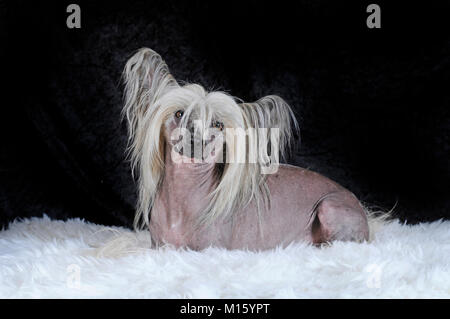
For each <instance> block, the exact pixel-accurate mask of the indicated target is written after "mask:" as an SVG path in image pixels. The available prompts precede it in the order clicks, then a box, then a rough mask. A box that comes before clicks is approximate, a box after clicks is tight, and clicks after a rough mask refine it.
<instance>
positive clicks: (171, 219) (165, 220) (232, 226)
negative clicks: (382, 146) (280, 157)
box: [150, 120, 369, 250]
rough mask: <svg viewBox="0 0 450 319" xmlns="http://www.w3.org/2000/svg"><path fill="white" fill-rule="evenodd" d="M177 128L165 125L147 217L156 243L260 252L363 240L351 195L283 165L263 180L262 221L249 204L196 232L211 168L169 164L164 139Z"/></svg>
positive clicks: (365, 234) (363, 223)
mask: <svg viewBox="0 0 450 319" xmlns="http://www.w3.org/2000/svg"><path fill="white" fill-rule="evenodd" d="M176 124H177V123H176V121H175V120H174V121H169V123H166V126H165V130H166V132H165V133H164V134H165V136H166V145H165V172H164V179H163V182H162V187H161V190H160V192H159V194H158V196H157V198H156V201H155V204H154V207H153V209H152V215H151V219H150V232H151V235H152V238H153V240H154V241H155V242H156V244H158V245H161V244H164V243H168V244H172V245H174V246H176V247H189V248H191V249H196V250H201V249H204V248H206V247H208V246H216V247H223V248H227V249H250V250H263V249H270V248H274V247H277V246H286V245H288V244H289V243H291V242H296V241H303V242H308V243H313V244H320V243H326V242H331V241H334V240H343V241H348V240H352V241H363V240H368V238H369V229H368V223H367V216H366V213H365V211H364V209H363V208H362V206H361V205H360V203H359V201H358V200H357V198H356V197H355V196H354V195H353V194H352V193H351V192H349V191H348V190H346V189H344V188H343V187H342V186H340V185H338V184H337V183H335V182H333V181H331V180H329V179H328V178H326V177H324V176H321V175H320V174H318V173H315V172H312V171H309V170H307V169H304V168H300V167H295V166H291V165H283V164H280V166H279V168H278V171H277V172H276V173H274V174H270V175H268V177H267V185H268V188H269V190H270V194H271V205H270V209H268V210H264V211H263V213H262V220H261V223H259V222H258V215H257V209H256V205H255V203H254V202H251V203H250V204H249V205H248V206H247V207H245V208H244V209H243V210H242V211H238V212H236V214H235V216H234V218H233V219H230V220H226V221H223V220H217V221H216V222H214V223H213V225H211V226H209V227H203V228H201V229H196V228H195V227H194V224H195V220H196V217H197V216H198V214H199V212H201V211H202V209H203V208H205V206H206V205H207V198H208V194H209V193H210V192H211V190H212V189H213V188H214V165H215V164H214V163H175V162H174V161H172V152H171V149H172V147H173V143H172V142H171V139H170V138H169V136H170V131H171V130H173V129H174V127H176ZM200 180H204V181H205V183H202V184H201V183H200V182H199V181H200ZM259 225H260V226H261V229H260V228H259V227H260V226H259Z"/></svg>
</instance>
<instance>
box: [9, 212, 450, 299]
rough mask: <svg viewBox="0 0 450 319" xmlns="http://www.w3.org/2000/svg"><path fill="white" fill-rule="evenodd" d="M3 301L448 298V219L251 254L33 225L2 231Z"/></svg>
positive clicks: (125, 233) (44, 222)
mask: <svg viewBox="0 0 450 319" xmlns="http://www.w3.org/2000/svg"><path fill="white" fill-rule="evenodd" d="M0 297H3V298H449V297H450V221H445V222H442V221H437V222H434V223H429V224H420V225H415V226H407V225H402V224H399V223H398V222H397V221H394V222H391V223H388V224H385V225H380V227H379V229H378V230H376V232H375V236H374V238H373V240H372V242H371V243H364V244H357V243H342V242H336V243H334V244H333V245H332V246H329V247H325V248H316V247H312V246H308V245H305V244H294V245H291V246H289V247H287V248H285V249H276V250H273V251H265V252H259V253H255V252H246V251H226V250H222V249H216V248H211V249H207V250H205V251H203V252H194V251H185V250H178V251H177V250H174V249H172V248H168V247H166V248H160V249H158V250H156V249H148V233H147V232H141V233H137V234H135V233H133V232H131V231H129V230H126V229H123V228H116V227H115V228H111V227H105V226H100V225H94V224H91V223H86V222H84V221H82V220H79V219H73V220H69V221H67V222H63V221H55V220H50V219H49V218H48V217H46V216H44V218H32V219H29V220H23V221H20V222H14V223H12V224H11V225H10V228H9V229H8V230H6V231H1V232H0Z"/></svg>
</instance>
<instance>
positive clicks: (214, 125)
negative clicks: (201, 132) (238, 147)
mask: <svg viewBox="0 0 450 319" xmlns="http://www.w3.org/2000/svg"><path fill="white" fill-rule="evenodd" d="M213 127H215V128H217V129H219V130H221V131H222V130H223V123H222V122H219V121H216V122H214V123H213Z"/></svg>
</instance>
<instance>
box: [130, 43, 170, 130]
mask: <svg viewBox="0 0 450 319" xmlns="http://www.w3.org/2000/svg"><path fill="white" fill-rule="evenodd" d="M123 78H124V81H125V106H124V108H123V115H124V116H125V117H126V118H127V121H128V124H129V130H130V131H129V136H130V137H132V136H133V135H134V133H135V132H134V130H135V129H137V127H139V120H141V119H143V117H144V114H145V112H146V111H147V109H148V108H149V107H152V106H153V105H154V103H155V101H156V100H157V99H158V98H159V97H161V96H162V95H163V94H164V93H166V92H167V91H168V90H170V89H172V88H176V87H178V83H177V81H176V80H175V79H174V77H173V76H172V75H171V74H170V72H169V68H168V66H167V64H166V63H165V62H164V60H163V59H162V58H161V56H160V55H159V54H158V53H156V52H155V51H153V50H151V49H148V48H142V49H139V50H138V51H137V52H136V53H135V54H134V55H133V56H132V57H131V58H130V59H129V60H128V61H127V63H126V65H125V69H124V71H123Z"/></svg>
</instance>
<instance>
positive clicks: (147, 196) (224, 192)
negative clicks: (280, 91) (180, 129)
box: [122, 48, 298, 229]
mask: <svg viewBox="0 0 450 319" xmlns="http://www.w3.org/2000/svg"><path fill="white" fill-rule="evenodd" d="M123 77H124V82H125V106H124V108H123V112H122V114H123V116H124V118H126V120H127V122H128V155H129V157H130V160H131V167H132V171H133V176H135V173H137V175H138V192H139V193H138V201H137V205H136V215H135V220H134V227H135V229H139V228H143V227H144V226H147V227H148V226H149V222H150V218H151V211H152V208H153V205H154V203H155V200H156V198H157V195H158V192H159V190H160V187H161V185H162V181H163V178H164V161H165V160H166V159H165V158H164V157H165V144H166V143H165V140H164V134H163V129H164V123H165V120H166V119H167V118H168V117H169V116H173V114H174V112H176V111H177V110H178V109H179V108H180V107H181V108H183V109H184V110H185V114H184V115H183V117H187V116H189V114H191V113H193V110H194V109H198V110H200V112H197V116H198V114H200V120H201V121H202V122H203V123H211V119H214V118H220V119H221V121H222V122H223V123H224V126H225V128H227V129H228V128H235V129H237V128H241V129H244V130H245V131H248V129H249V128H250V129H258V128H269V129H270V128H278V129H279V136H278V147H277V148H278V151H279V154H280V155H281V157H282V158H284V157H285V155H286V154H287V149H288V147H289V146H290V145H291V141H292V137H293V136H294V134H295V133H298V123H297V121H296V119H295V116H294V115H293V112H292V110H291V109H290V107H289V106H288V104H287V103H286V102H285V101H284V100H283V99H281V98H280V97H278V96H276V95H269V96H266V97H263V98H261V99H259V100H258V101H256V102H253V103H238V102H237V101H239V100H238V99H235V98H233V97H231V96H230V95H228V94H227V93H224V92H206V91H205V89H204V88H203V87H201V86H200V85H197V84H186V85H184V86H180V85H179V84H178V83H177V81H176V80H175V78H174V77H173V76H172V75H171V74H170V72H169V68H168V67H167V64H166V63H165V62H164V61H163V59H162V58H161V56H160V55H159V54H158V53H156V52H154V51H153V50H151V49H148V48H142V49H140V50H138V51H137V52H136V53H135V54H134V55H133V56H132V57H131V58H130V59H129V60H128V61H127V63H126V66H125V69H124V72H123ZM184 122H185V121H184ZM253 132H254V134H247V135H246V136H245V138H244V139H239V138H238V139H237V140H236V139H233V140H228V139H227V141H226V143H225V148H226V150H225V151H226V153H227V154H232V153H233V152H242V151H243V152H244V154H247V155H246V157H247V158H248V156H255V154H254V152H256V148H255V145H258V143H261V141H263V142H264V143H267V145H265V146H266V148H269V149H270V147H271V144H270V143H271V142H270V138H268V134H269V133H268V131H267V130H253ZM272 148H275V147H274V146H273V145H272ZM276 151H277V150H275V149H271V152H276ZM256 158H257V159H258V160H257V161H256V163H252V162H250V161H244V162H243V163H236V162H233V161H231V162H227V161H225V162H224V163H223V164H216V166H219V165H221V169H220V174H216V176H217V177H216V178H217V181H216V183H215V185H216V186H215V188H214V189H213V190H212V192H211V193H210V194H209V196H210V198H209V199H210V200H209V205H207V207H206V208H205V209H204V211H203V212H200V213H199V219H198V225H204V224H210V223H212V222H213V221H215V220H216V219H217V218H219V217H220V218H227V217H230V216H233V214H234V213H235V212H236V211H238V210H239V209H242V208H244V207H245V206H246V205H248V204H249V203H250V202H251V201H252V200H255V201H256V204H257V207H258V213H259V212H260V210H261V205H260V204H261V203H263V204H264V205H265V206H266V207H267V206H268V205H270V194H269V190H268V187H267V185H266V182H265V176H266V175H264V174H263V173H262V170H263V168H264V165H266V163H263V162H262V161H261V160H260V159H261V156H259V155H256Z"/></svg>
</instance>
